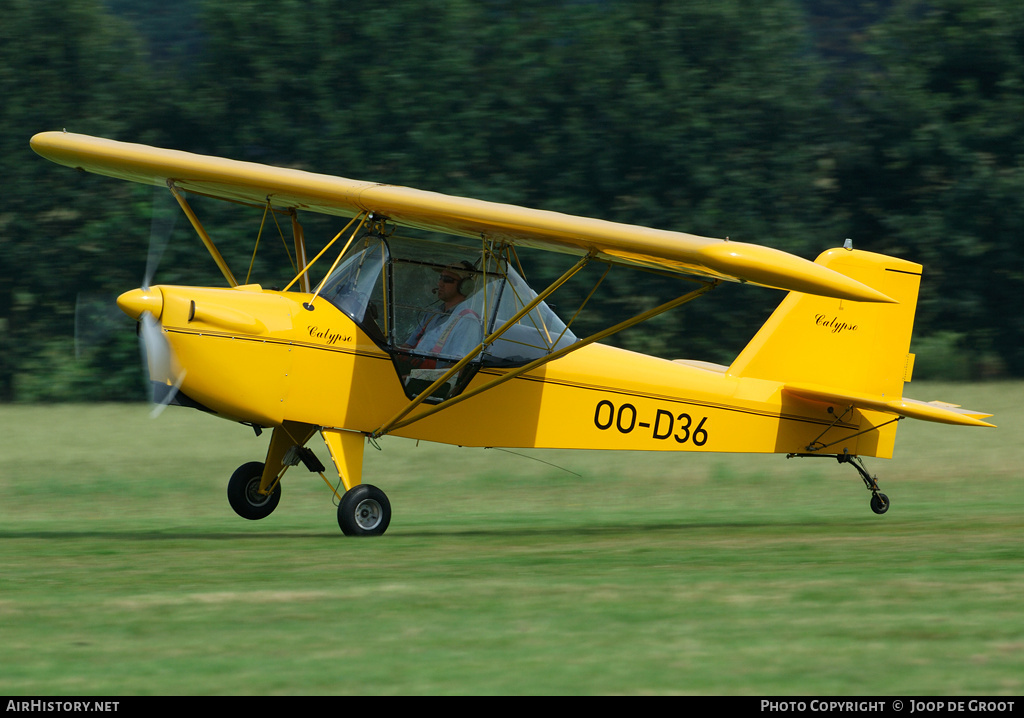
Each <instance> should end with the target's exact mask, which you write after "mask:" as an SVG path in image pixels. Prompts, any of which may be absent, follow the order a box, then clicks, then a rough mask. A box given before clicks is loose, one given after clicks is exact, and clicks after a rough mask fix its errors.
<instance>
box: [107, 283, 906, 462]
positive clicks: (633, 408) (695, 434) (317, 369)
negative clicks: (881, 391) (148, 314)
mask: <svg viewBox="0 0 1024 718" xmlns="http://www.w3.org/2000/svg"><path fill="white" fill-rule="evenodd" d="M136 291H141V290H136ZM148 291H150V292H151V293H159V294H161V295H162V303H161V309H160V311H161V315H160V316H159V319H160V323H161V325H162V327H163V330H164V332H165V336H166V337H167V339H168V341H169V343H170V344H171V346H172V348H173V350H174V353H175V356H176V361H177V363H178V364H179V365H180V367H179V368H178V371H179V372H180V370H182V369H183V370H184V371H185V374H184V379H183V383H182V385H181V391H183V392H184V393H185V394H186V395H187V396H188V397H189V398H191V399H192V400H194V401H196V402H198V403H200V404H202V405H203V406H205V407H207V408H209V409H210V410H212V411H214V412H215V413H216V414H218V415H219V416H222V417H224V418H227V419H232V420H236V421H243V422H251V423H254V424H257V425H261V426H265V427H276V426H280V425H282V424H283V423H284V422H297V423H301V424H305V425H310V426H316V427H328V428H337V429H344V430H348V431H357V432H363V433H365V434H368V435H369V434H372V433H373V432H375V431H376V430H377V429H378V428H380V427H381V426H382V424H384V423H385V422H387V421H388V420H389V418H391V417H393V416H394V415H395V413H396V412H399V411H400V410H401V409H402V408H403V407H405V406H407V405H408V403H409V397H408V396H407V395H406V393H405V392H404V391H403V387H402V383H401V380H400V378H399V375H398V372H397V371H396V369H395V365H394V364H393V362H392V360H391V357H390V356H389V355H388V353H387V352H385V351H384V350H382V349H381V348H379V347H378V346H377V345H376V344H375V343H374V342H373V341H372V340H371V339H370V338H369V337H368V336H367V335H366V334H365V333H364V332H363V331H362V330H361V329H360V328H359V327H358V326H357V325H356V323H355V322H354V321H352V319H350V318H349V317H348V316H347V315H345V314H343V313H342V312H341V311H339V310H338V309H337V308H335V307H334V306H333V305H331V304H330V303H328V302H325V301H317V302H316V303H315V306H314V308H313V309H312V310H309V309H307V308H305V307H304V306H303V304H304V302H308V301H309V299H310V295H308V294H302V293H297V292H288V293H281V292H274V291H265V290H262V289H261V288H259V287H258V286H255V285H253V286H247V287H238V288H234V289H214V288H198V287H171V286H165V287H154V288H152V290H148ZM126 296H127V295H126ZM130 313H131V312H130ZM505 371H507V370H506V369H499V368H489V367H484V368H482V369H480V371H479V372H478V373H477V375H476V376H475V377H474V379H473V381H472V383H471V384H470V385H469V387H468V389H467V390H472V389H473V388H474V387H475V386H477V385H479V384H481V383H483V382H487V381H491V380H493V379H494V378H495V377H496V376H499V375H500V374H502V373H504V372H505ZM416 411H417V410H414V412H413V413H412V414H411V416H415V413H416ZM873 413H874V412H870V411H862V410H856V411H853V412H851V413H850V414H849V415H847V416H845V417H843V419H842V421H840V422H837V421H836V415H835V414H833V413H832V412H830V411H829V405H827V404H824V403H818V402H812V401H807V400H802V399H798V398H795V397H793V396H791V395H789V394H787V393H786V392H784V391H783V385H782V383H780V382H778V381H768V380H763V379H753V378H743V377H737V376H732V375H730V374H729V372H728V370H727V368H726V367H717V366H711V365H700V364H697V363H694V364H688V363H682V362H674V361H668V360H664V359H658V358H655V357H651V356H646V355H643V354H638V353H635V352H630V351H626V350H622V349H617V348H614V347H610V346H606V345H601V344H592V345H590V346H585V347H583V348H581V349H579V350H577V351H575V352H572V353H570V354H568V355H567V356H564V357H561V358H559V359H556V360H553V361H551V362H550V363H548V364H546V365H544V366H542V367H540V368H538V369H536V370H533V371H531V372H529V373H527V374H524V375H523V376H520V377H518V378H515V379H513V380H511V381H508V382H506V383H504V384H501V385H499V386H496V387H495V388H493V389H490V390H488V391H486V392H483V393H482V394H480V395H478V396H475V397H472V398H470V399H467V400H466V401H464V402H462V403H458V404H456V405H453V406H451V407H449V408H446V409H444V410H442V411H439V412H437V413H435V414H433V415H431V416H428V417H426V418H424V419H421V420H419V421H416V422H414V423H411V424H409V425H407V426H405V427H403V428H400V429H397V430H395V431H393V432H391V433H393V434H395V435H398V436H405V437H409V438H415V439H423V440H428V441H436V442H441V443H447V444H456V445H461V446H500V447H542V448H573V449H619V450H643V451H716V452H783V453H800V452H803V451H806V450H807V447H808V446H809V445H810V444H812V443H813V442H815V441H817V442H818V443H819V444H821V443H826V444H828V443H829V442H830V441H832V440H836V439H839V438H840V437H842V436H846V437H849V438H848V439H846V440H844V441H843V442H841V445H837V446H836V447H834V448H832V449H830V452H829V453H842V452H843V451H844V450H846V451H849V453H851V454H857V455H863V456H883V457H889V456H891V453H892V445H893V440H894V432H895V425H893V426H892V427H891V429H890V428H889V427H886V428H883V429H871V430H869V431H867V432H866V433H864V434H861V435H859V436H851V435H854V434H857V432H858V431H859V430H860V427H861V426H862V425H863V426H864V427H865V428H870V427H871V426H872V425H873V424H878V423H882V422H879V421H878V420H877V419H878V417H877V416H875V417H871V416H867V415H869V414H873ZM830 427H831V428H830Z"/></svg>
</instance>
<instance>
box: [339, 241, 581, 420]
mask: <svg viewBox="0 0 1024 718" xmlns="http://www.w3.org/2000/svg"><path fill="white" fill-rule="evenodd" d="M321 296H323V297H324V298H325V299H327V300H329V301H330V302H331V303H332V304H334V305H335V306H336V307H337V308H338V309H340V310H341V311H343V312H344V313H345V314H347V315H348V316H350V317H351V318H352V319H353V320H355V321H356V322H357V323H358V324H359V325H360V326H361V327H363V329H364V330H365V331H366V332H367V333H368V334H369V335H370V336H371V338H372V339H373V340H374V341H376V342H377V343H378V345H380V346H381V348H383V349H386V350H387V351H388V353H389V354H390V355H391V358H392V361H393V362H394V364H395V369H396V371H397V373H398V376H399V378H400V380H401V381H402V384H403V387H404V388H405V391H406V394H408V395H409V396H410V397H412V396H417V395H418V394H419V393H420V392H422V391H423V390H424V389H426V388H427V387H429V386H431V385H432V384H434V383H435V382H436V381H437V380H438V379H440V378H441V377H443V376H444V375H445V374H446V373H447V372H448V370H449V369H450V368H451V367H452V366H454V365H455V364H456V363H458V362H459V361H460V360H462V359H463V358H464V357H466V356H467V355H468V354H470V353H471V352H473V351H474V350H476V349H477V348H478V347H480V344H481V342H483V340H484V339H485V338H486V337H488V336H490V335H492V334H493V333H494V332H496V331H497V330H498V329H503V331H502V334H501V336H500V337H498V338H497V339H496V340H493V341H492V342H491V343H489V344H488V345H487V346H485V347H483V349H482V350H481V351H480V352H479V353H477V354H476V355H475V356H474V357H473V358H472V359H471V360H470V361H469V362H468V364H467V366H466V367H465V368H464V369H463V370H461V371H460V372H459V373H458V374H457V375H456V376H453V377H450V378H449V379H447V380H446V382H445V384H444V386H441V387H440V388H437V389H436V390H434V391H433V393H432V396H431V399H430V400H432V401H440V400H442V399H443V398H445V397H448V396H454V395H456V394H458V393H459V392H461V391H462V390H463V389H464V388H465V387H466V385H468V383H469V381H470V380H471V379H472V377H473V376H474V375H475V373H476V371H477V370H478V369H479V368H480V367H482V366H521V365H523V364H526V363H528V362H530V361H533V360H534V359H538V358H540V357H542V356H545V355H547V354H550V353H551V352H553V351H556V350H558V349H561V348H562V347H565V346H568V345H570V344H573V343H575V342H576V341H577V339H576V337H575V335H573V333H572V332H571V331H569V330H568V328H567V327H566V325H565V324H564V323H563V322H562V320H561V319H559V318H558V316H557V315H556V314H555V313H554V312H553V311H552V310H551V308H550V307H548V305H547V304H546V303H544V302H539V303H538V304H537V305H536V306H534V307H533V308H532V309H531V310H530V311H529V312H527V313H526V314H524V315H523V316H522V317H520V318H519V319H518V320H517V321H516V322H515V323H514V324H512V325H511V326H505V325H506V324H507V323H508V321H509V320H510V319H512V318H513V317H515V316H516V315H517V314H518V313H519V312H521V311H522V310H523V309H524V308H525V307H526V306H528V305H529V304H530V303H531V302H532V301H533V300H534V299H536V297H537V293H536V292H534V291H533V290H532V289H531V288H530V287H529V286H528V285H527V284H526V282H525V281H524V280H523V278H522V277H521V276H520V275H519V274H518V273H517V272H516V271H515V270H514V269H513V268H512V267H511V266H510V265H509V263H508V261H507V259H506V258H505V257H503V256H497V255H492V254H486V253H481V251H480V250H479V249H478V250H473V249H470V248H467V247H461V246H455V245H450V244H442V243H438V242H430V241H425V240H414V239H408V238H395V237H391V238H388V239H385V238H384V237H382V236H380V235H369V236H367V237H365V238H364V239H363V240H362V242H361V244H359V246H358V248H356V247H353V250H352V251H351V252H350V254H349V256H347V257H345V258H344V261H343V262H342V263H341V264H340V266H339V267H338V268H337V269H336V270H335V271H334V272H333V273H332V274H331V276H330V277H328V278H327V279H326V280H325V282H324V284H323V287H322V289H321Z"/></svg>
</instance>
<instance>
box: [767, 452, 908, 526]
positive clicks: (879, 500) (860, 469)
mask: <svg viewBox="0 0 1024 718" xmlns="http://www.w3.org/2000/svg"><path fill="white" fill-rule="evenodd" d="M795 457H823V458H825V457H827V458H835V459H836V460H837V461H838V462H839V463H840V464H851V465H852V466H853V468H855V469H856V470H857V473H858V474H860V478H861V479H863V480H864V485H865V486H866V487H867V488H868V491H870V492H871V510H872V511H874V512H875V513H876V514H884V513H885V512H886V511H888V510H889V497H888V496H886V495H885V494H883V493H882V492H881V491H879V490H878V479H877V477H872V476H871V475H870V474H868V470H867V469H866V468H864V461H863V460H862V459H861V458H860V457H859V456H854V455H853V454H850V453H847V452H845V451H844V452H843V453H842V454H788V455H787V456H786V458H787V459H792V458H795Z"/></svg>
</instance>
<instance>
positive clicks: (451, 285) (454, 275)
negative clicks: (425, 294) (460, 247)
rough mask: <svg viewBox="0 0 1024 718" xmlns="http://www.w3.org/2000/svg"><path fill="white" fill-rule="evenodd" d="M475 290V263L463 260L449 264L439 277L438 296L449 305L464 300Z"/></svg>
mask: <svg viewBox="0 0 1024 718" xmlns="http://www.w3.org/2000/svg"><path fill="white" fill-rule="evenodd" d="M472 291H473V265H472V264H470V263H469V262H467V261H465V260H463V261H462V262H458V263H456V264H449V265H448V266H447V267H445V268H444V269H442V270H441V271H440V273H439V274H438V277H437V298H438V299H440V300H441V301H442V302H444V303H445V304H446V305H448V306H453V305H454V304H457V303H459V302H461V301H463V300H464V299H465V298H466V297H467V296H468V295H469V294H470V293H471V292H472Z"/></svg>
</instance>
